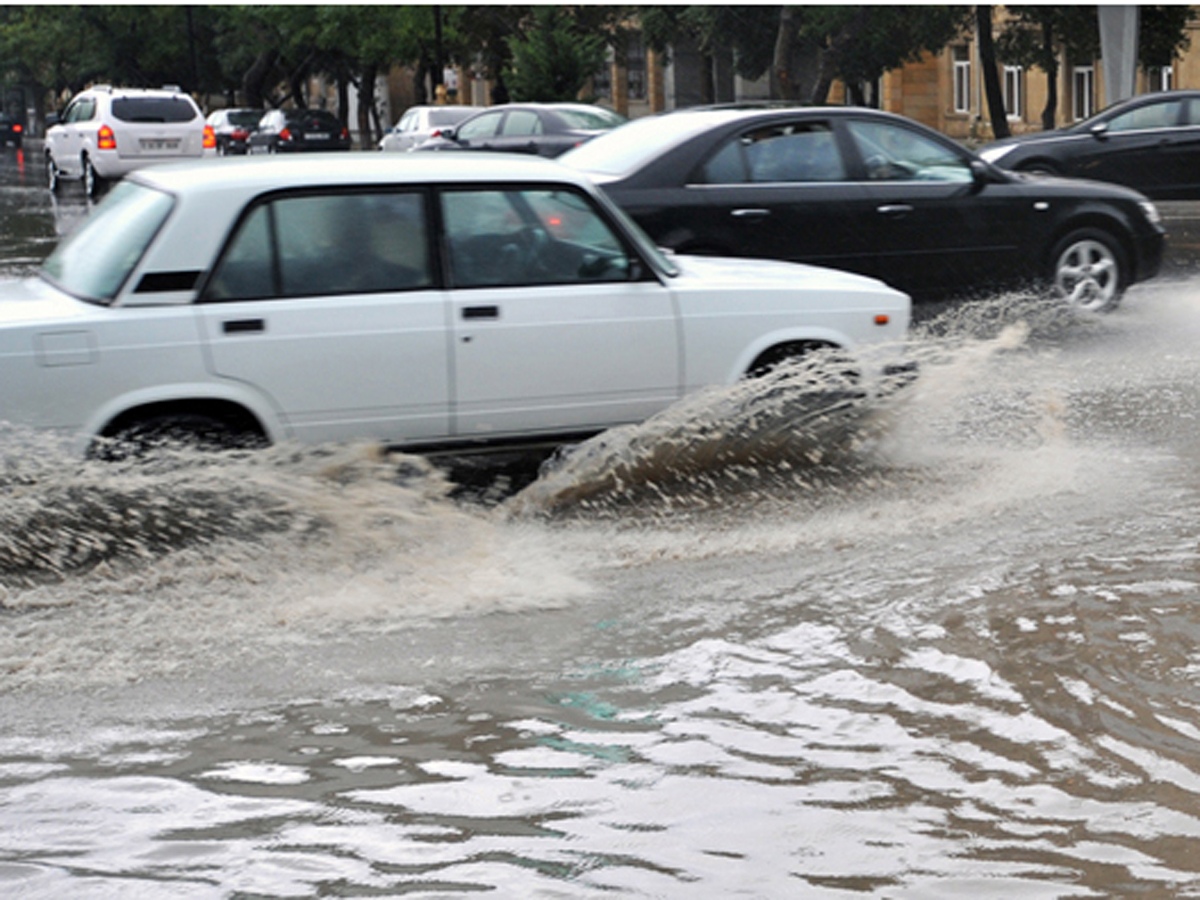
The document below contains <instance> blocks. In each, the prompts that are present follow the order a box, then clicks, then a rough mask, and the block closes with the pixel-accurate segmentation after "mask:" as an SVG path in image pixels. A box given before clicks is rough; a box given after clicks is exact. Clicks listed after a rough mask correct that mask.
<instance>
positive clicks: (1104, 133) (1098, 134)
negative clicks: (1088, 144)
mask: <svg viewBox="0 0 1200 900" xmlns="http://www.w3.org/2000/svg"><path fill="white" fill-rule="evenodd" d="M1088 131H1089V132H1090V133H1091V135H1092V137H1094V138H1095V139H1096V140H1098V141H1102V140H1104V139H1105V138H1106V137H1108V123H1107V122H1097V123H1096V124H1095V125H1093V126H1092V127H1091V128H1089V129H1088Z"/></svg>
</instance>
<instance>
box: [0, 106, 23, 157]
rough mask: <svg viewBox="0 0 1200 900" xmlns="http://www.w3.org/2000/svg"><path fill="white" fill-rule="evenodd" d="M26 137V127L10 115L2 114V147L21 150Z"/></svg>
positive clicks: (0, 121)
mask: <svg viewBox="0 0 1200 900" xmlns="http://www.w3.org/2000/svg"><path fill="white" fill-rule="evenodd" d="M24 137H25V126H24V125H22V124H21V122H20V121H19V120H18V119H17V118H16V117H15V116H10V115H9V114H8V113H2V112H0V147H5V146H7V147H17V148H20V146H21V144H22V143H23V140H24Z"/></svg>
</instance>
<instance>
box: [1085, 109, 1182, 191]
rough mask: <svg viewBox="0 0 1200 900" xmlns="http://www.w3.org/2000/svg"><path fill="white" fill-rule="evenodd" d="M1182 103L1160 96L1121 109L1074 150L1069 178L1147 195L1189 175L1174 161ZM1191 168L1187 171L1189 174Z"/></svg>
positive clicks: (1179, 132)
mask: <svg viewBox="0 0 1200 900" xmlns="http://www.w3.org/2000/svg"><path fill="white" fill-rule="evenodd" d="M1182 112H1183V103H1182V101H1180V100H1178V99H1171V98H1164V99H1162V100H1158V101H1155V102H1152V103H1145V104H1143V105H1141V106H1137V107H1134V108H1133V109H1130V110H1126V111H1125V112H1122V113H1120V114H1118V115H1116V116H1113V117H1112V118H1111V119H1108V120H1107V121H1106V122H1104V123H1103V127H1102V129H1101V130H1099V131H1096V132H1094V133H1093V134H1092V135H1091V136H1090V139H1088V140H1086V141H1084V142H1083V143H1082V145H1081V146H1080V147H1079V148H1078V150H1077V153H1076V158H1075V165H1074V171H1073V173H1072V174H1074V175H1076V176H1078V177H1080V178H1094V179H1096V180H1097V181H1111V182H1114V183H1116V184H1124V185H1128V186H1129V187H1132V188H1135V189H1137V190H1139V191H1143V192H1145V193H1147V194H1150V195H1159V194H1161V193H1162V192H1163V191H1164V190H1165V189H1166V188H1167V186H1168V185H1170V184H1172V183H1174V182H1176V181H1179V180H1182V179H1187V178H1188V177H1191V178H1193V179H1194V177H1195V176H1194V175H1193V174H1192V173H1189V172H1187V171H1186V170H1184V167H1183V166H1182V165H1180V162H1179V160H1178V159H1177V157H1176V154H1177V153H1180V154H1182V151H1183V147H1182V146H1179V147H1177V146H1176V145H1177V143H1178V142H1179V141H1180V138H1181V137H1183V131H1182V130H1181V129H1180V128H1179V123H1180V117H1181V115H1182ZM1194 171H1195V170H1194V169H1193V170H1192V172H1194Z"/></svg>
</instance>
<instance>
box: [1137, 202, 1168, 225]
mask: <svg viewBox="0 0 1200 900" xmlns="http://www.w3.org/2000/svg"><path fill="white" fill-rule="evenodd" d="M1138 206H1140V207H1141V208H1142V212H1144V213H1145V214H1146V218H1147V219H1149V220H1150V224H1152V225H1161V224H1162V216H1160V215H1159V214H1158V207H1157V206H1155V205H1154V204H1153V203H1151V202H1150V201H1149V200H1139V201H1138Z"/></svg>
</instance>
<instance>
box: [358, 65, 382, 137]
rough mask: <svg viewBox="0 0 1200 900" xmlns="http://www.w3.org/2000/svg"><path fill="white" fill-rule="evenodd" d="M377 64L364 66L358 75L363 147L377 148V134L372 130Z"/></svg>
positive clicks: (360, 130) (359, 134)
mask: <svg viewBox="0 0 1200 900" xmlns="http://www.w3.org/2000/svg"><path fill="white" fill-rule="evenodd" d="M377 71H378V70H377V68H376V67H375V66H363V68H362V72H360V73H359V77H358V139H359V143H360V144H361V149H363V150H372V149H374V148H375V135H374V133H373V132H372V131H371V113H372V112H373V111H374V109H375V77H376V73H377Z"/></svg>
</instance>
